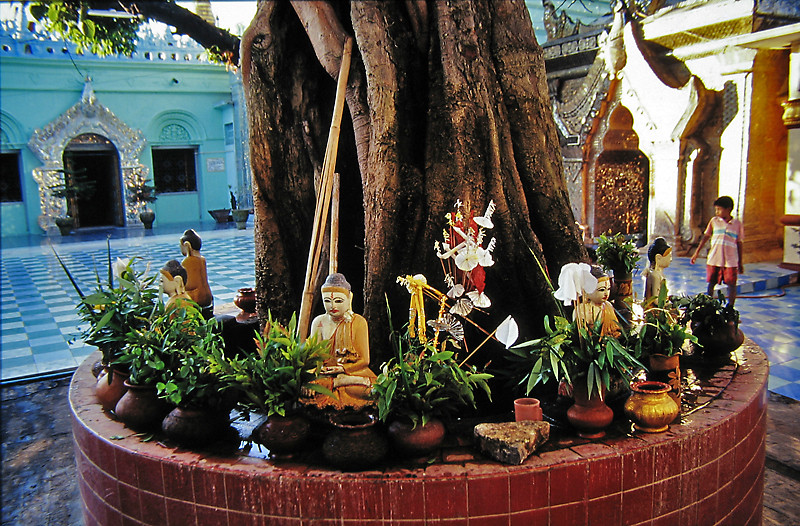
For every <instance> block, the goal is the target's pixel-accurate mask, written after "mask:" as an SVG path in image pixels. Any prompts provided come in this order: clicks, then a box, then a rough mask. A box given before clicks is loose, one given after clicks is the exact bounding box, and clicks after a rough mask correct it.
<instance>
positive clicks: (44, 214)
mask: <svg viewBox="0 0 800 526" xmlns="http://www.w3.org/2000/svg"><path fill="white" fill-rule="evenodd" d="M85 134H95V135H98V136H102V137H104V138H106V139H108V140H109V141H110V142H111V143H112V144H113V145H114V147H115V148H116V150H117V152H118V154H119V163H120V171H121V172H122V183H123V184H122V186H123V189H122V191H121V192H120V199H121V202H120V203H119V206H120V207H122V209H123V210H125V218H126V222H127V224H132V223H138V222H139V221H140V220H139V218H138V216H137V213H136V212H137V210H136V207H135V203H134V202H133V200H132V199H131V195H130V189H129V188H130V187H131V186H132V185H133V184H134V183H136V182H137V181H141V180H144V179H145V178H146V177H147V173H148V168H147V167H146V166H144V165H143V164H142V163H141V162H140V161H139V154H140V153H141V151H142V148H144V145H145V139H144V135H143V134H142V132H141V131H140V130H134V129H132V128H130V127H129V126H127V125H126V124H125V123H124V122H122V121H121V120H120V119H119V118H118V117H117V116H116V115H114V113H113V112H112V111H111V110H109V109H108V108H106V107H105V106H103V105H102V104H100V103H99V102H98V101H97V98H96V97H95V94H94V90H93V89H92V83H91V80H89V79H87V80H86V83H85V85H84V88H83V94H82V95H81V100H80V101H78V102H77V103H76V104H75V105H74V106H72V107H71V108H70V109H68V110H67V111H66V112H64V113H63V114H62V115H61V116H59V117H58V118H57V119H55V120H54V121H53V122H51V123H50V124H48V125H47V126H45V127H43V128H41V129H37V130H35V131H34V132H33V135H32V136H31V139H30V141H28V147H29V148H30V149H31V150H32V151H33V153H34V154H36V156H37V157H38V158H39V160H40V161H41V162H42V166H39V167H38V168H34V170H33V178H34V180H35V181H36V183H37V184H38V185H39V202H40V206H41V214H40V215H39V220H38V222H39V226H40V227H41V228H42V229H43V230H47V229H48V228H49V227H51V226H53V225H54V220H55V218H56V217H59V216H63V215H66V213H67V203H66V201H65V200H64V199H62V198H57V197H55V196H53V192H52V190H51V188H52V187H53V186H55V185H57V184H61V183H63V182H64V151H65V150H66V148H67V146H68V145H69V144H70V142H71V141H73V140H74V139H75V138H77V137H79V136H81V135H85Z"/></svg>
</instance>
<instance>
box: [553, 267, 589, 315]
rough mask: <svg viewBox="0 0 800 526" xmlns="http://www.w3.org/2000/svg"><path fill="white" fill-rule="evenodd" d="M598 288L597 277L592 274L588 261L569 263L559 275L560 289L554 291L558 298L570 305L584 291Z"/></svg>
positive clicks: (587, 291) (562, 268)
mask: <svg viewBox="0 0 800 526" xmlns="http://www.w3.org/2000/svg"><path fill="white" fill-rule="evenodd" d="M595 289H597V278H595V277H594V276H592V272H591V267H590V266H589V265H587V264H586V263H567V264H566V265H564V266H563V267H561V273H560V274H559V275H558V290H557V291H555V292H554V293H553V296H555V298H556V299H557V300H561V301H563V302H564V305H569V304H571V303H572V302H573V301H577V299H578V296H579V295H580V294H583V293H592V292H594V291H595Z"/></svg>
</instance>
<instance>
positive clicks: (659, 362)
mask: <svg viewBox="0 0 800 526" xmlns="http://www.w3.org/2000/svg"><path fill="white" fill-rule="evenodd" d="M642 307H643V312H642V323H641V324H640V325H638V326H636V327H635V328H634V331H633V332H634V334H633V336H634V340H635V346H636V347H635V348H636V354H637V355H638V356H641V357H642V359H643V360H644V359H647V360H648V362H649V367H648V379H649V380H651V381H657V382H663V383H665V384H667V385H669V386H670V396H672V397H673V399H674V400H675V401H676V402H677V403H678V404H679V405H680V395H681V369H680V355H681V353H682V349H683V346H684V345H685V343H686V341H687V340H688V341H690V342H693V343H696V342H697V338H696V337H695V336H693V335H692V334H690V333H688V332H687V331H686V327H685V326H684V324H683V323H681V314H680V311H678V309H677V307H676V306H675V305H674V304H673V302H672V300H671V299H669V297H668V296H667V287H666V282H662V283H661V289H660V291H659V294H658V296H654V297H652V298H650V299H648V300H647V301H645V303H644V305H643V306H642Z"/></svg>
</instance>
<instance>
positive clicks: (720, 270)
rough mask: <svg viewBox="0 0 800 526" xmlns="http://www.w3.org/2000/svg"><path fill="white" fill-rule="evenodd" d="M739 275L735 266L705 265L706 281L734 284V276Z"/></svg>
mask: <svg viewBox="0 0 800 526" xmlns="http://www.w3.org/2000/svg"><path fill="white" fill-rule="evenodd" d="M738 276H739V269H738V268H736V267H712V266H711V265H706V281H707V282H708V283H716V284H717V285H719V284H720V283H723V282H724V283H725V284H726V285H736V278H737V277H738Z"/></svg>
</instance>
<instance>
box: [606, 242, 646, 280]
mask: <svg viewBox="0 0 800 526" xmlns="http://www.w3.org/2000/svg"><path fill="white" fill-rule="evenodd" d="M597 262H598V263H599V264H600V265H601V266H602V267H603V269H605V270H606V271H609V270H610V271H614V272H624V273H625V274H631V273H633V271H634V270H636V268H637V266H638V264H639V251H638V250H636V245H634V244H633V242H631V241H626V240H625V236H623V235H622V234H620V233H617V234H614V235H611V234H609V235H606V234H601V235H600V237H599V238H598V243H597ZM616 277H618V276H616Z"/></svg>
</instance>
